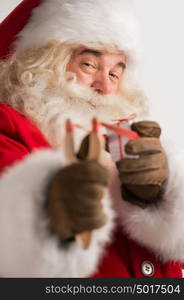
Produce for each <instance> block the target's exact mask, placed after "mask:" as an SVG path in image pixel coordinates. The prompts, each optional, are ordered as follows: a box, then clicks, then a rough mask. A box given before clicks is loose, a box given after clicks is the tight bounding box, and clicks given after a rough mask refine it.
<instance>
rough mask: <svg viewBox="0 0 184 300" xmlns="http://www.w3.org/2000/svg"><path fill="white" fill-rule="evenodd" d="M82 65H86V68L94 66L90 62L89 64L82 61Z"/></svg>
mask: <svg viewBox="0 0 184 300" xmlns="http://www.w3.org/2000/svg"><path fill="white" fill-rule="evenodd" d="M82 65H83V66H85V67H88V68H93V69H95V66H94V65H92V64H90V63H86V62H84V63H82Z"/></svg>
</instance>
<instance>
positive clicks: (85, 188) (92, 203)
mask: <svg viewBox="0 0 184 300" xmlns="http://www.w3.org/2000/svg"><path fill="white" fill-rule="evenodd" d="M104 190H105V189H104V187H102V186H99V185H97V184H95V185H93V186H91V184H80V185H79V186H78V188H77V190H76V191H72V192H71V193H70V196H68V201H67V207H68V208H69V209H70V211H71V212H73V214H75V213H76V214H77V213H78V212H80V211H84V212H86V211H87V212H88V211H89V212H90V211H91V210H93V208H94V207H97V205H98V203H100V200H101V199H102V197H103V195H104Z"/></svg>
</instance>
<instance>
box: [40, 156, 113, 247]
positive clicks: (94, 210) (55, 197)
mask: <svg viewBox="0 0 184 300" xmlns="http://www.w3.org/2000/svg"><path fill="white" fill-rule="evenodd" d="M80 153H81V150H80ZM83 157H84V156H83ZM108 181H109V174H108V171H107V170H106V169H105V168H104V167H103V166H101V165H100V164H99V163H98V162H97V161H95V160H80V161H79V162H77V163H73V164H71V165H69V166H67V167H65V168H63V169H61V170H59V171H58V172H57V173H56V174H55V175H54V176H53V178H52V179H51V181H50V183H49V185H48V189H47V195H46V198H47V201H46V210H47V214H48V215H49V217H50V225H51V229H52V231H53V232H55V233H56V234H57V235H58V236H59V237H60V238H61V239H62V240H64V241H66V240H69V239H72V238H73V237H74V236H75V235H76V234H79V233H82V232H85V231H91V230H93V229H96V228H100V227H101V226H103V225H104V224H105V222H106V216H105V215H104V213H103V211H102V205H101V199H102V197H103V195H104V189H105V188H106V187H107V186H108Z"/></svg>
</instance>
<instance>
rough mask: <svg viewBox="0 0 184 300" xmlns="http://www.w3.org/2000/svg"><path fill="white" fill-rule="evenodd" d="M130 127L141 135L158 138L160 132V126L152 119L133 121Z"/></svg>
mask: <svg viewBox="0 0 184 300" xmlns="http://www.w3.org/2000/svg"><path fill="white" fill-rule="evenodd" d="M131 129H132V130H134V131H136V132H137V133H138V134H139V135H140V136H143V137H156V138H159V137H160V134H161V128H160V126H159V124H158V123H156V122H153V121H140V122H136V123H133V124H132V126H131Z"/></svg>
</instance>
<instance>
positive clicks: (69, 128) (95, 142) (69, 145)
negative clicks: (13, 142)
mask: <svg viewBox="0 0 184 300" xmlns="http://www.w3.org/2000/svg"><path fill="white" fill-rule="evenodd" d="M73 131H74V126H73V124H72V122H71V120H70V119H68V120H67V121H66V136H65V155H66V159H67V161H68V162H69V163H77V162H78V161H79V160H78V159H77V157H76V154H75V149H74V137H73ZM102 148H103V147H102V143H101V139H100V137H99V122H98V121H97V120H96V119H95V118H94V119H93V121H92V131H91V133H90V135H89V149H88V155H87V158H86V159H88V160H92V159H93V160H97V161H99V160H100V155H101V151H102ZM91 238H92V232H91V231H85V232H82V233H80V234H77V235H76V236H75V240H76V242H77V243H78V244H79V245H80V247H81V248H82V249H87V248H88V247H89V245H90V242H91Z"/></svg>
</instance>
